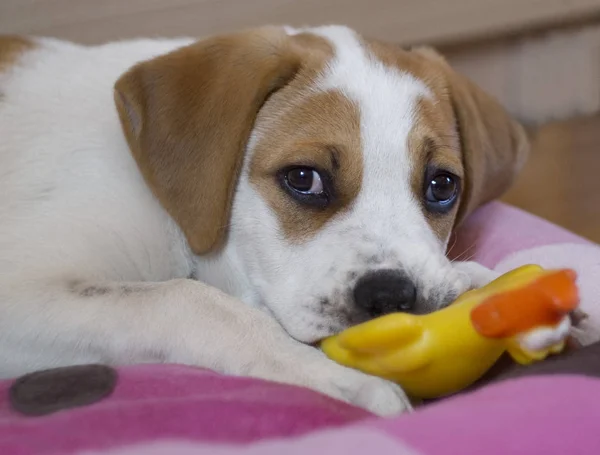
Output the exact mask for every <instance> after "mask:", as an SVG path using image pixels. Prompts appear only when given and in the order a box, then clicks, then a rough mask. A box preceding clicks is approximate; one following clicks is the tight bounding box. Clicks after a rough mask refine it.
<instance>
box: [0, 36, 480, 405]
mask: <svg viewBox="0 0 600 455" xmlns="http://www.w3.org/2000/svg"><path fill="white" fill-rule="evenodd" d="M290 33H295V32H294V31H292V30H290ZM313 33H315V34H318V35H320V36H323V37H326V38H327V39H328V40H329V41H330V42H331V43H332V44H333V47H334V49H335V58H334V59H333V60H332V61H331V62H330V63H329V65H328V67H327V69H326V71H325V72H324V74H323V75H322V77H321V78H320V79H319V80H318V82H317V83H316V84H315V86H314V87H312V89H311V90H312V91H313V92H318V91H323V90H326V89H328V88H331V87H335V88H336V89H337V90H340V91H341V92H342V93H344V94H345V95H346V96H347V97H348V98H350V99H351V100H352V101H354V103H355V104H356V105H357V106H358V107H359V109H360V122H361V136H362V140H363V148H364V150H363V155H364V180H363V184H362V189H361V192H360V194H359V196H358V198H357V200H356V201H355V203H354V204H353V206H352V208H351V209H350V210H349V211H348V212H347V213H346V214H345V215H344V216H343V217H340V218H339V219H336V220H335V222H332V223H329V224H327V225H326V226H325V227H324V228H323V229H321V230H320V231H319V232H318V233H317V234H316V235H315V236H314V237H313V238H311V239H310V240H308V241H307V242H304V243H302V245H293V244H290V243H289V242H288V241H286V240H285V239H284V238H282V236H281V235H280V234H279V228H278V224H277V219H276V217H275V215H274V214H273V213H272V210H271V209H270V208H269V206H268V205H267V204H266V202H265V201H264V200H263V199H262V198H261V197H260V195H259V194H258V192H257V191H256V190H255V189H254V188H253V187H252V185H251V184H250V182H249V179H248V160H249V159H250V157H252V153H253V147H254V145H255V144H256V142H257V141H259V140H260V138H261V135H264V134H269V133H268V131H266V130H263V129H261V125H257V127H256V128H255V130H254V131H253V133H252V136H251V140H250V142H249V144H248V150H247V155H246V164H245V165H244V168H243V170H242V174H241V177H240V181H239V183H238V188H237V192H236V196H235V198H234V203H233V211H232V216H231V226H230V233H229V238H228V240H227V243H226V245H225V246H224V248H223V249H222V251H220V252H219V253H217V254H213V255H209V256H206V257H204V256H203V257H198V256H194V255H193V254H192V253H191V251H190V248H189V247H188V245H187V243H186V240H185V238H184V236H183V234H182V232H181V230H180V228H179V227H178V226H177V225H176V223H175V222H174V221H173V220H172V219H171V218H170V217H169V216H168V215H167V213H166V211H165V210H164V209H163V208H162V207H161V205H160V204H159V203H158V202H157V200H156V198H155V197H154V196H153V195H152V193H151V192H150V190H149V189H148V187H147V185H146V184H145V182H144V180H143V178H142V176H141V174H140V172H139V170H138V168H137V166H136V163H135V162H134V160H133V158H132V157H131V154H130V153H129V150H128V145H127V143H126V140H125V138H124V135H123V132H122V129H121V125H120V124H119V119H118V116H117V112H116V110H115V107H114V102H113V97H112V93H113V85H114V83H115V81H116V80H117V79H118V78H119V76H120V75H121V74H122V73H124V72H125V71H126V70H127V69H128V68H130V67H131V66H132V65H133V64H135V63H136V62H139V61H142V60H146V59H149V58H152V57H154V56H157V55H160V54H164V53H167V52H169V51H171V50H174V49H176V48H179V47H182V46H184V45H186V44H189V43H190V42H191V41H192V40H188V39H181V40H141V41H131V42H119V43H111V44H107V45H104V46H98V47H91V48H90V47H80V46H77V45H74V44H70V43H65V42H59V41H55V40H48V39H41V40H38V41H37V44H36V48H34V49H32V50H30V51H28V52H26V53H25V54H23V55H22V56H21V58H20V60H19V65H17V66H15V67H14V68H12V69H10V70H8V71H4V72H2V73H0V91H1V93H2V95H3V98H2V100H1V101H0V137H1V140H0V377H11V376H16V375H19V374H23V373H25V372H29V371H33V370H37V369H41V368H47V367H54V366H62V365H70V364H75V363H89V362H108V363H112V364H123V363H136V362H137V363H139V362H156V361H162V362H181V363H186V364H191V365H197V366H202V367H207V368H213V369H216V370H218V371H222V372H225V373H230V374H242V375H252V376H257V377H264V378H269V379H273V380H278V381H282V382H288V383H293V384H299V385H304V386H308V387H312V388H314V389H317V390H320V391H323V392H325V393H327V394H330V395H332V396H334V397H337V398H340V399H343V400H346V401H351V402H353V403H356V404H358V405H361V406H364V407H366V408H368V409H371V410H373V411H375V412H378V413H382V414H385V413H392V412H397V411H400V410H403V409H406V408H408V407H409V403H408V400H407V399H406V397H405V395H404V394H403V393H402V392H401V391H400V390H399V389H398V388H397V387H396V386H394V385H392V384H389V383H388V382H386V381H383V380H380V379H377V378H373V377H370V376H367V375H364V374H362V373H359V372H356V371H354V370H350V369H347V368H344V367H341V366H339V365H336V364H335V363H333V362H330V361H329V360H327V359H326V358H324V356H323V355H322V354H321V353H320V352H319V351H317V350H316V349H314V348H312V347H309V346H307V345H304V344H302V343H300V342H299V341H296V340H300V341H302V342H309V343H310V342H314V341H316V340H318V339H320V338H321V337H323V336H326V335H329V334H331V333H332V331H337V330H340V329H342V328H344V327H343V325H344V324H343V321H342V322H340V319H339V318H338V314H337V311H338V310H340V309H341V308H342V307H343V306H344V305H346V304H347V302H346V301H345V299H344V292H343V291H344V290H345V288H346V287H347V286H349V285H350V283H348V279H347V276H348V273H349V272H351V271H356V272H358V273H361V272H364V271H365V270H366V268H367V267H368V266H367V265H366V264H365V263H364V261H363V260H362V259H361V258H364V257H373V256H377V257H379V258H380V261H379V262H378V267H381V268H385V267H388V266H392V265H397V264H398V263H400V264H401V266H402V268H403V269H404V270H405V271H407V273H408V274H409V275H410V276H411V277H412V278H413V279H414V280H416V281H417V282H418V284H419V288H420V290H421V292H422V293H423V294H424V296H425V298H427V297H428V295H429V294H438V295H439V294H440V293H442V294H444V293H447V294H449V295H455V294H458V293H460V292H463V291H465V290H466V289H468V288H469V287H470V286H472V285H480V284H483V283H485V282H487V281H488V280H489V279H490V278H491V276H492V275H491V273H490V272H488V271H486V270H485V269H483V268H481V267H478V266H476V265H474V264H470V263H450V262H449V261H448V260H447V259H446V257H445V255H444V252H445V249H446V246H447V245H446V244H447V241H448V239H445V241H440V240H439V239H437V238H436V237H435V235H434V234H433V233H432V231H431V229H430V228H429V226H428V224H427V222H426V220H425V218H424V216H423V214H422V212H421V209H420V208H419V205H418V201H416V200H415V198H414V197H413V196H412V193H411V190H410V186H409V185H410V184H409V176H410V174H409V173H410V171H411V163H410V161H409V160H408V157H407V151H406V150H405V148H406V146H405V145H403V144H406V138H407V135H408V133H409V131H410V130H411V128H412V127H413V124H414V122H415V117H414V106H415V101H416V99H417V97H419V96H425V97H427V96H431V94H430V93H429V92H428V89H427V87H426V86H425V85H424V84H423V83H422V82H421V81H419V80H418V79H416V78H415V77H413V76H412V75H410V74H408V73H402V72H400V71H399V70H398V69H392V68H389V67H386V66H384V65H383V64H382V63H381V62H379V61H377V60H375V59H373V58H371V57H370V56H367V55H366V53H365V51H364V49H363V47H362V46H361V44H360V42H359V40H358V39H357V37H356V36H355V34H354V33H353V32H352V31H350V30H349V29H346V28H343V27H327V28H319V29H315V30H313ZM390 169H393V172H390ZM190 276H194V277H195V278H197V279H198V280H199V281H194V280H190V279H186V278H187V277H190ZM218 289H220V290H218ZM222 291H223V292H222ZM324 297H327V298H329V299H330V300H331V303H332V307H333V308H334V310H332V311H330V312H327V313H326V314H325V313H323V312H318V311H317V310H316V306H317V305H318V303H319V299H321V298H324ZM430 300H432V299H430ZM443 300H444V299H443V298H440V299H438V300H432V301H433V305H434V306H435V305H437V304H438V303H439V302H442V301H443ZM242 302H244V303H242ZM431 309H433V307H432V308H431ZM262 310H264V311H262ZM340 311H341V310H340ZM271 316H274V318H272V317H271ZM275 320H276V321H278V322H279V324H277V322H275ZM281 326H283V328H285V331H284V330H282V328H281ZM286 332H287V333H286ZM288 334H289V335H291V336H292V337H290V336H289V335H288Z"/></svg>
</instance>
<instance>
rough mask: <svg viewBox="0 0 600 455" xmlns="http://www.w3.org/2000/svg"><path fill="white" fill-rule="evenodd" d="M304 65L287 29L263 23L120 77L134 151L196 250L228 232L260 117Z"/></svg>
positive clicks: (122, 111)
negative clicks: (245, 156) (274, 94)
mask: <svg viewBox="0 0 600 455" xmlns="http://www.w3.org/2000/svg"><path fill="white" fill-rule="evenodd" d="M299 65H300V59H299V54H298V52H296V50H295V48H293V46H292V43H291V40H290V39H289V37H288V36H287V35H286V34H285V32H284V31H283V30H282V29H279V28H263V29H258V30H254V31H248V32H242V33H238V34H232V35H228V36H222V37H216V38H211V39H207V40H204V41H200V42H198V43H196V44H193V45H191V46H188V47H185V48H182V49H179V50H176V51H174V52H172V53H169V54H166V55H163V56H160V57H157V58H155V59H153V60H149V61H146V62H143V63H140V64H138V65H137V66H135V67H133V68H132V69H131V70H129V71H128V72H127V73H125V74H124V75H123V76H122V77H121V78H120V79H119V80H118V81H117V83H116V85H115V101H116V105H117V109H118V112H119V117H120V119H121V123H122V126H123V129H124V132H125V135H126V138H127V141H128V143H129V147H130V149H131V152H132V154H133V157H134V158H135V160H136V162H137V164H138V166H139V168H140V170H141V172H142V175H143V176H144V178H145V180H146V182H147V184H148V185H149V187H150V188H151V190H152V191H153V192H154V194H155V196H156V197H157V198H158V200H159V201H160V202H161V204H162V205H163V206H164V207H165V209H166V210H167V212H168V213H169V214H170V215H171V216H172V217H173V218H174V219H175V221H177V223H178V224H179V226H180V227H181V229H182V230H183V232H184V234H185V235H186V237H187V239H188V242H189V244H190V246H191V248H192V250H193V251H194V252H195V253H197V254H202V253H207V252H209V251H211V250H213V249H214V248H215V247H217V246H219V244H220V243H221V241H222V240H223V238H224V237H225V233H226V230H227V229H226V228H227V225H228V223H229V215H230V210H231V202H232V199H233V193H234V190H235V185H236V182H237V178H238V174H239V171H240V168H241V165H242V161H243V154H244V150H245V147H246V143H247V140H248V138H249V135H250V132H251V129H252V126H253V123H254V120H255V117H256V115H257V113H258V111H259V110H260V108H261V106H262V104H263V103H264V102H265V100H266V98H267V97H268V96H269V94H271V93H272V92H274V91H275V90H277V89H278V88H280V87H282V86H283V85H284V84H286V82H287V81H289V80H290V79H291V78H292V77H293V76H294V74H295V73H296V71H297V69H298V67H299Z"/></svg>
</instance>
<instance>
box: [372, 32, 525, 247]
mask: <svg viewBox="0 0 600 455" xmlns="http://www.w3.org/2000/svg"><path fill="white" fill-rule="evenodd" d="M368 47H369V49H370V51H371V52H372V53H373V54H374V55H375V56H376V58H378V59H379V60H381V61H382V62H383V63H384V64H385V65H387V66H390V67H396V68H398V69H400V70H401V71H403V72H407V73H409V74H412V75H413V76H415V77H416V78H417V79H419V80H421V81H422V82H423V83H424V84H425V85H426V86H427V87H428V88H429V90H430V91H431V93H432V95H433V99H431V100H427V99H422V100H420V102H419V104H418V107H417V112H416V119H417V120H416V122H415V126H414V128H413V130H412V131H411V133H410V137H409V150H410V153H411V156H412V161H413V163H414V172H415V174H414V175H413V182H412V183H413V190H414V191H415V194H416V196H417V197H418V198H419V200H422V198H423V184H422V178H423V177H422V176H423V175H424V173H425V167H426V166H427V162H426V161H427V160H426V158H425V157H427V156H428V155H429V154H428V153H427V149H431V148H433V149H434V150H435V153H433V154H431V157H432V158H435V160H437V161H435V160H434V163H435V164H438V165H440V166H442V167H443V166H448V169H447V170H449V171H451V172H453V173H454V174H456V175H458V176H462V177H463V182H462V194H461V198H460V201H459V204H457V208H455V209H453V210H452V211H451V212H449V213H448V214H445V215H433V214H430V213H427V212H425V213H426V215H427V219H428V221H429V224H430V225H431V228H432V229H433V231H434V232H435V233H436V234H437V235H438V237H440V238H446V237H447V234H448V233H449V232H450V230H451V229H452V227H454V226H455V225H456V224H457V223H459V222H460V221H462V220H463V219H464V218H465V217H466V216H467V215H468V214H469V213H471V212H472V211H473V210H474V209H475V208H477V207H478V206H480V205H482V204H484V203H485V202H488V201H490V200H492V199H494V198H497V197H499V196H500V195H502V194H503V193H504V192H505V191H506V190H507V189H508V188H509V187H510V185H511V184H512V182H513V179H514V177H515V176H516V174H517V173H518V171H519V170H520V167H521V166H522V164H523V162H524V160H525V157H526V155H527V153H528V143H527V137H526V135H525V133H524V130H523V128H522V127H521V126H520V125H519V124H518V123H516V122H515V121H513V120H512V119H511V118H510V116H509V115H508V114H507V113H506V111H505V110H504V109H503V108H502V106H500V104H499V103H498V102H497V101H496V100H494V99H493V98H492V97H491V96H489V95H487V94H486V93H484V92H483V91H482V90H481V89H479V88H478V87H476V86H475V85H474V84H473V83H471V82H470V81H469V80H468V79H467V78H465V77H463V76H461V75H459V74H458V73H456V72H455V71H454V70H452V69H451V68H450V66H449V65H448V64H447V63H446V62H445V60H444V59H443V57H441V56H440V55H439V54H437V53H436V52H435V51H433V50H431V49H429V48H419V49H416V50H406V49H403V48H401V47H400V46H397V45H393V44H386V43H381V42H378V41H371V42H369V44H368ZM424 141H428V142H429V147H426V146H424ZM430 141H433V142H430ZM457 152H458V154H457ZM457 158H458V159H457ZM459 160H460V162H459Z"/></svg>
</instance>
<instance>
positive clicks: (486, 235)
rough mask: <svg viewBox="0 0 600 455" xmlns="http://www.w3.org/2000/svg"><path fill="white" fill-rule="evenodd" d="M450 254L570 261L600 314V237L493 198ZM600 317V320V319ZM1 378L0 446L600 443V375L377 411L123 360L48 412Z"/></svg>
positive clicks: (459, 449) (448, 448) (512, 262)
mask: <svg viewBox="0 0 600 455" xmlns="http://www.w3.org/2000/svg"><path fill="white" fill-rule="evenodd" d="M452 253H453V254H456V255H459V254H463V255H473V257H474V259H477V260H479V261H480V262H482V263H484V264H486V265H488V266H490V267H495V268H497V269H498V270H502V271H504V270H507V269H508V268H512V267H515V266H517V265H521V264H524V263H528V262H538V263H541V264H542V265H545V266H569V267H574V268H576V269H577V270H578V271H579V274H580V286H581V287H582V294H583V299H584V302H583V303H584V309H585V310H586V311H588V312H589V313H590V314H591V318H590V319H591V320H592V323H595V321H598V320H600V318H599V316H600V311H598V305H596V304H595V302H596V299H595V296H596V295H597V294H598V291H599V290H600V289H599V288H600V284H599V283H598V282H600V280H598V278H597V277H600V248H599V247H597V246H596V245H594V244H591V243H589V242H587V241H585V240H584V239H581V238H579V237H577V236H574V235H573V234H571V233H569V232H566V231H564V230H562V229H559V228H557V227H555V226H552V225H550V224H548V223H546V222H544V221H542V220H539V219H537V218H535V217H532V216H530V215H527V214H524V213H523V212H521V211H518V210H515V209H512V208H508V207H506V206H502V205H500V204H491V205H489V206H487V207H485V208H483V209H482V210H480V211H479V212H478V213H477V214H475V216H474V217H472V219H471V220H470V221H469V224H468V225H467V226H466V227H465V228H464V230H463V231H462V232H461V234H460V236H459V240H458V241H457V243H456V246H455V247H454V249H453V251H452ZM598 326H600V324H598ZM11 384H12V381H4V382H2V381H0V454H1V455H28V454H39V455H50V454H52V455H58V454H75V453H78V454H79V453H81V454H83V453H86V454H104V455H106V454H111V455H117V454H119V455H121V454H122V455H134V454H135V455H137V454H148V455H153V454H172V455H184V454H211V455H238V454H239V455H242V454H244V455H246V454H261V455H268V454H277V455H279V454H285V455H295V454H301V453H302V454H305V453H306V454H308V453H313V452H314V453H327V454H330V455H338V454H344V455H350V454H359V453H360V454H364V453H373V454H374V455H375V454H376V455H383V454H395V455H405V454H406V455H409V454H411V455H434V454H435V455H437V454H461V455H469V454H474V455H475V454H477V455H480V454H486V455H496V454H498V455H500V454H503V455H504V454H515V455H518V454H547V455H551V454H557V455H558V454H561V455H563V454H588V453H589V454H600V433H598V430H597V427H598V422H600V379H595V378H591V377H584V376H578V375H559V376H552V377H550V376H539V377H528V378H523V379H513V380H508V381H504V382H500V383H497V384H494V385H491V386H488V387H485V388H484V389H481V390H478V391H476V392H471V393H466V394H463V395H459V396H456V397H453V398H449V399H446V400H444V401H442V402H439V403H436V404H432V405H429V406H426V407H424V408H421V409H419V410H418V411H416V412H415V413H413V414H409V415H403V416H398V417H396V418H393V419H378V418H375V417H373V416H371V415H369V414H368V413H367V412H365V411H362V410H360V409H357V408H354V407H352V406H349V405H346V404H344V403H340V402H337V401H335V400H333V399H330V398H327V397H324V396H322V395H319V394H317V393H315V392H311V391H309V390H305V389H301V388H296V387H292V386H286V385H279V384H274V383H269V382H266V381H259V380H253V379H247V378H234V377H224V376H220V375H218V374H215V373H212V372H208V371H203V370H198V369H193V368H188V367H182V366H176V365H139V366H131V367H124V368H121V369H119V370H118V378H117V382H116V386H115V388H114V390H113V391H112V394H110V396H108V397H106V398H104V399H102V400H100V401H98V402H96V403H94V404H91V405H88V406H83V407H78V408H74V409H70V410H63V411H59V412H56V413H52V414H48V415H45V416H41V417H27V416H25V415H22V414H20V413H19V412H18V411H16V410H15V409H14V408H13V407H12V406H11V404H10V402H9V399H8V390H9V388H10V386H11Z"/></svg>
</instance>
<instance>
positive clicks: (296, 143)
mask: <svg viewBox="0 0 600 455" xmlns="http://www.w3.org/2000/svg"><path fill="white" fill-rule="evenodd" d="M292 91H295V96H294V95H292V94H291V93H290V92H292ZM301 93H302V90H301V89H295V88H291V90H290V91H288V92H286V91H282V92H281V93H280V94H278V97H277V99H274V100H272V102H271V103H270V104H268V105H267V106H265V109H264V113H263V114H262V115H261V116H260V117H259V121H258V131H259V132H260V133H259V134H260V135H261V139H260V140H259V142H258V143H257V145H256V148H255V152H254V156H253V158H252V162H251V166H250V181H251V183H252V184H253V185H255V186H256V187H257V188H258V190H259V191H260V193H261V194H262V195H263V197H264V198H265V199H266V200H267V201H268V203H269V205H270V206H271V207H272V208H273V210H274V212H275V213H276V214H277V217H278V219H279V222H280V224H281V226H282V229H283V232H284V234H285V236H286V237H287V238H288V239H290V240H292V241H301V240H303V239H306V238H308V237H310V236H312V235H314V233H315V232H316V231H318V230H319V229H320V228H322V227H323V226H324V225H325V223H327V222H328V221H329V220H330V219H332V218H333V217H334V216H335V215H336V214H338V213H340V212H342V211H343V210H345V209H347V208H348V207H349V206H350V204H351V203H352V201H353V200H354V199H355V198H356V196H357V195H358V193H359V191H360V188H361V182H362V173H363V160H362V147H361V139H360V118H359V112H358V108H357V107H356V106H355V105H354V104H353V103H352V102H351V101H350V100H349V99H348V98H346V97H345V96H344V95H342V94H341V93H339V92H337V91H330V92H325V93H320V94H316V95H309V96H307V97H304V99H302V95H301ZM298 98H301V99H300V100H298ZM289 103H293V104H294V107H293V109H288V110H285V106H286V105H289ZM292 165H306V166H310V167H315V168H317V169H320V170H323V171H325V172H326V173H327V174H329V175H330V176H331V182H332V184H333V185H332V186H333V197H332V200H331V203H330V204H329V205H328V206H327V207H324V208H322V209H321V208H313V207H307V206H304V205H302V204H301V203H299V202H297V201H296V200H294V199H293V198H292V197H291V196H290V195H288V194H287V193H286V192H285V191H284V190H283V189H282V188H281V184H280V182H279V179H278V172H279V171H280V170H281V169H283V168H285V167H288V166H292Z"/></svg>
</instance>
